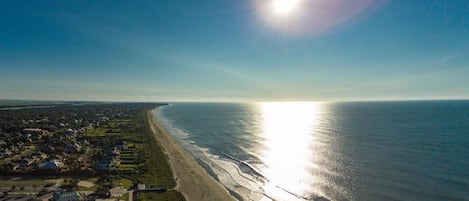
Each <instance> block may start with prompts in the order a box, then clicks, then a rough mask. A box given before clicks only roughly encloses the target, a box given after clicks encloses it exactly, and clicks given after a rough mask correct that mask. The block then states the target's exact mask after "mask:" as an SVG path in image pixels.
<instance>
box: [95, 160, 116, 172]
mask: <svg viewBox="0 0 469 201" xmlns="http://www.w3.org/2000/svg"><path fill="white" fill-rule="evenodd" d="M113 169H116V165H115V162H114V160H102V161H99V163H98V170H113Z"/></svg>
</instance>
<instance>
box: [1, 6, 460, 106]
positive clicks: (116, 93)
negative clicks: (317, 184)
mask: <svg viewBox="0 0 469 201" xmlns="http://www.w3.org/2000/svg"><path fill="white" fill-rule="evenodd" d="M303 1H308V2H307V3H305V2H302V3H303V4H299V8H296V9H297V10H295V11H293V12H296V13H290V14H289V16H277V15H275V14H273V13H272V12H271V11H270V10H269V9H270V8H271V7H269V6H270V3H271V2H270V1H269V0H236V1H234V0H233V1H223V0H222V1H220V0H204V1H200V0H199V1H195V0H182V1H174V0H164V1H163V0H160V1H158V0H152V1H145V0H141V1H128V0H112V1H110V0H109V1H85V0H71V1H62V0H60V1H59V0H57V1H48V0H42V1H22V0H11V1H10V0H6V1H2V2H1V5H0V27H1V28H0V99H9V98H12V99H18V98H20V99H43V100H44V99H45V100H51V99H59V100H116V101H121V100H136V101H148V100H156V101H167V100H171V101H190V100H195V101H207V100H210V101H250V100H304V101H306V100H311V101H315V100H317V101H328V100H334V101H341V100H388V99H452V98H469V1H467V0H405V1H401V0H396V1H373V0H354V1H345V0H314V1H313V0H303ZM345 2H348V3H345ZM350 2H351V3H350ZM299 10H301V12H300V11H299ZM300 13H301V14H300Z"/></svg>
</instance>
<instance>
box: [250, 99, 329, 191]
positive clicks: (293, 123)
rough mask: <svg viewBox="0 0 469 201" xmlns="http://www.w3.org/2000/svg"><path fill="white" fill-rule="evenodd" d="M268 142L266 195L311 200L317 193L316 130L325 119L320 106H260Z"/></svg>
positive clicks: (263, 157)
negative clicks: (314, 185)
mask: <svg viewBox="0 0 469 201" xmlns="http://www.w3.org/2000/svg"><path fill="white" fill-rule="evenodd" d="M259 110H260V112H261V114H262V132H261V133H260V135H261V137H262V138H264V139H265V140H264V142H263V146H262V148H261V149H262V151H261V160H262V161H263V163H264V164H265V167H264V168H262V169H261V171H262V172H263V174H264V175H265V177H266V183H265V185H264V186H263V189H264V191H265V193H266V194H267V195H269V196H273V197H275V198H276V199H280V200H298V199H300V198H302V197H305V198H309V197H310V196H311V194H312V193H313V190H314V189H312V188H313V184H312V182H313V181H316V182H317V180H316V178H314V176H313V175H312V174H311V170H312V169H313V168H314V166H315V164H314V162H313V161H314V160H312V159H313V158H314V157H315V151H314V150H315V149H313V148H312V145H313V141H314V138H315V133H314V130H315V127H316V126H317V125H318V120H319V118H320V115H321V112H320V110H321V104H320V103H317V102H265V103H259Z"/></svg>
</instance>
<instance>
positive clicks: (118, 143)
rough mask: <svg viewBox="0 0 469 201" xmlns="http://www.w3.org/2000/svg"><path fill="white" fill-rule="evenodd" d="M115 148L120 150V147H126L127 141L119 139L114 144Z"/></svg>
mask: <svg viewBox="0 0 469 201" xmlns="http://www.w3.org/2000/svg"><path fill="white" fill-rule="evenodd" d="M115 147H116V148H118V149H120V150H122V149H127V142H126V141H124V140H119V141H118V142H117V143H116V145H115Z"/></svg>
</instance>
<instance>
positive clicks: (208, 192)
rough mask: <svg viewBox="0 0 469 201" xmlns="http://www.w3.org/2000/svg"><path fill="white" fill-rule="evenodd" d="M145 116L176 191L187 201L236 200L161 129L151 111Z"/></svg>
mask: <svg viewBox="0 0 469 201" xmlns="http://www.w3.org/2000/svg"><path fill="white" fill-rule="evenodd" d="M147 116H148V120H149V122H150V126H151V129H152V131H153V134H154V135H155V138H156V139H157V140H158V142H159V144H160V145H161V146H162V148H163V149H164V151H165V152H166V155H167V157H168V161H169V163H170V165H171V168H172V170H173V174H174V178H175V179H176V183H177V185H176V190H178V191H179V192H181V193H182V194H183V195H184V197H185V198H186V200H187V201H230V200H232V201H235V200H236V199H235V198H234V197H233V196H231V195H230V194H229V192H228V190H226V188H224V187H223V186H222V185H221V184H220V183H218V182H217V181H216V180H215V179H213V178H212V177H211V176H210V175H209V174H208V173H207V171H205V169H203V168H202V167H201V166H200V165H199V164H198V163H197V162H196V161H195V160H194V158H193V157H192V155H191V154H190V153H188V152H187V151H186V150H185V149H184V148H183V147H182V145H181V144H179V143H178V142H177V141H176V140H175V139H174V138H173V136H171V135H170V134H169V133H167V132H166V131H165V130H164V129H163V128H162V127H161V125H160V124H159V123H158V121H157V120H156V118H155V117H154V115H153V114H152V112H151V111H148V113H147Z"/></svg>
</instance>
